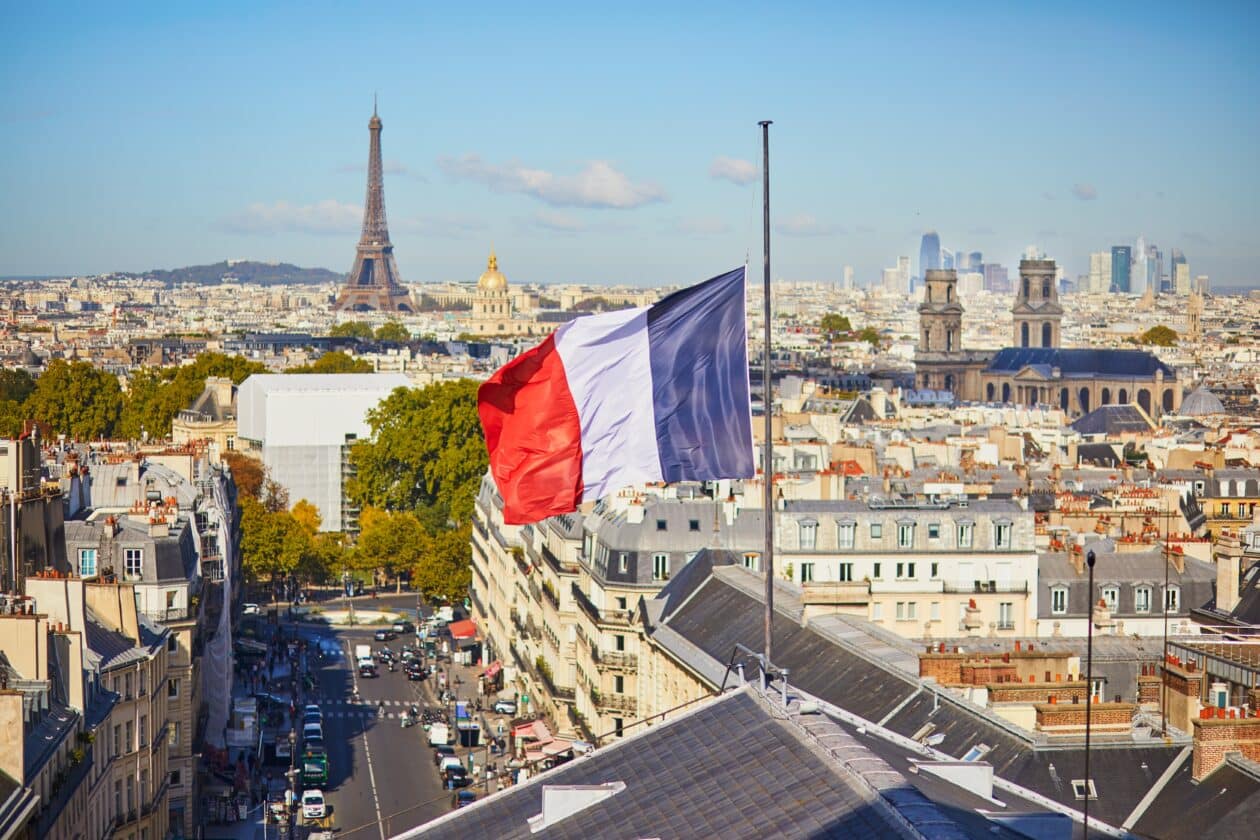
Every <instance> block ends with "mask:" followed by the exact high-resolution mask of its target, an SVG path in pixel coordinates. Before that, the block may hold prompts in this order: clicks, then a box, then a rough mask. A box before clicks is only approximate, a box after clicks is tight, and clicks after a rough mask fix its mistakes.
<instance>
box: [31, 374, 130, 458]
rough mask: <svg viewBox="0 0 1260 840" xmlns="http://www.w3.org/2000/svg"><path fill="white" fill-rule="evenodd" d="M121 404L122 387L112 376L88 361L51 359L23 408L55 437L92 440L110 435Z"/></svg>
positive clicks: (116, 421) (116, 420)
mask: <svg viewBox="0 0 1260 840" xmlns="http://www.w3.org/2000/svg"><path fill="white" fill-rule="evenodd" d="M122 402H123V400H122V388H121V387H120V386H119V384H118V379H117V377H115V376H114V375H113V374H110V373H108V372H106V371H104V370H100V369H98V368H97V367H95V366H94V365H93V364H92V363H91V362H67V361H66V360H65V359H53V360H52V361H51V362H50V363H49V364H48V367H47V368H46V369H45V370H44V372H43V373H42V374H41V375H40V377H39V379H37V380H36V382H35V390H34V391H32V392H31V394H30V396H29V397H28V398H27V400H26V402H25V403H24V405H23V409H24V411H25V413H27V414H29V415H30V416H31V417H32V418H33V419H35V420H38V421H40V422H41V423H47V424H48V425H49V426H51V427H52V429H53V431H54V432H55V433H57V434H64V435H68V436H70V437H72V438H77V439H79V440H91V439H93V438H99V437H108V436H110V435H112V434H113V432H114V426H115V425H116V424H117V423H118V416H119V413H120V412H121V411H122Z"/></svg>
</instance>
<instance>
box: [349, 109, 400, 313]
mask: <svg viewBox="0 0 1260 840" xmlns="http://www.w3.org/2000/svg"><path fill="white" fill-rule="evenodd" d="M381 127H382V123H381V118H380V117H379V116H377V115H376V106H375V105H373V106H372V119H371V120H369V121H368V134H369V137H370V140H369V142H368V177H367V201H365V202H364V204H363V233H362V235H360V237H359V245H358V247H357V248H356V249H355V253H354V268H352V269H350V276H349V277H348V278H346V285H345V286H343V287H342V288H341V293H340V294H338V295H337V301H336V303H334V304H333V310H334V311H336V312H371V311H380V312H414V311H415V309H416V307H415V303H414V301H412V299H411V293H410V292H408V291H407V290H406V289H404V288H403V285H402V278H401V277H400V276H399V274H398V264H397V263H395V262H394V245H393V243H391V242H390V241H389V225H388V224H387V223H386V221H385V181H384V174H383V167H382V166H381Z"/></svg>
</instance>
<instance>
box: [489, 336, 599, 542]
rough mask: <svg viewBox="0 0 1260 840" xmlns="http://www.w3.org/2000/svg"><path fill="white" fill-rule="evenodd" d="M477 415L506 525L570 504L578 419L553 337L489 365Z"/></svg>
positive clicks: (578, 473) (578, 485)
mask: <svg viewBox="0 0 1260 840" xmlns="http://www.w3.org/2000/svg"><path fill="white" fill-rule="evenodd" d="M477 413H478V414H479V415H480V416H481V427H482V429H483V430H484V431H485V435H486V449H488V450H489V452H490V474H491V475H492V476H494V483H495V485H496V486H497V487H498V488H499V494H500V495H501V496H503V521H504V522H505V523H507V524H509V525H525V524H528V523H531V522H537V521H539V520H540V519H546V518H547V517H548V516H553V515H555V514H558V513H570V512H572V511H575V510H577V506H578V504H579V503H580V502H581V500H582V425H581V421H580V420H579V419H578V412H577V406H576V405H575V404H574V402H573V395H572V394H571V393H569V383H568V379H567V378H566V377H565V374H564V363H563V362H562V360H561V358H560V354H559V353H557V352H556V342H555V338H554V337H552V336H548V338H547V340H546V341H544V342H543V343H542V344H540V345H538V346H537V347H535V348H533V349H532V350H529V351H527V352H525V353H522V354H521V355H520V356H517V357H516V358H515V359H513V360H512V361H510V362H508V363H507V364H506V365H504V366H503V367H502V368H500V369H499V370H497V371H495V374H494V375H493V376H491V377H490V378H489V379H488V380H486V381H485V382H484V383H483V384H482V386H481V387H480V388H479V389H477Z"/></svg>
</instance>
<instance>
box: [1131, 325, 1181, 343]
mask: <svg viewBox="0 0 1260 840" xmlns="http://www.w3.org/2000/svg"><path fill="white" fill-rule="evenodd" d="M1178 338H1179V336H1178V335H1177V331H1176V330H1174V329H1172V328H1171V327H1166V326H1164V325H1163V324H1160V325H1158V326H1154V327H1151V328H1150V329H1149V330H1147V331H1146V332H1144V333H1142V335H1141V336H1139V337H1138V342H1139V343H1141V344H1146V345H1154V346H1156V347H1173V346H1175V345H1176V344H1177V340H1178Z"/></svg>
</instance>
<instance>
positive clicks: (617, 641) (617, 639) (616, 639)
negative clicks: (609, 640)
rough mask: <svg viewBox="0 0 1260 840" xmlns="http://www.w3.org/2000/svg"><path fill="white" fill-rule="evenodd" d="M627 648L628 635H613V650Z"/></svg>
mask: <svg viewBox="0 0 1260 840" xmlns="http://www.w3.org/2000/svg"><path fill="white" fill-rule="evenodd" d="M625 649H626V637H625V636H623V635H621V634H620V633H618V634H617V635H615V636H613V650H618V651H623V650H625Z"/></svg>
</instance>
